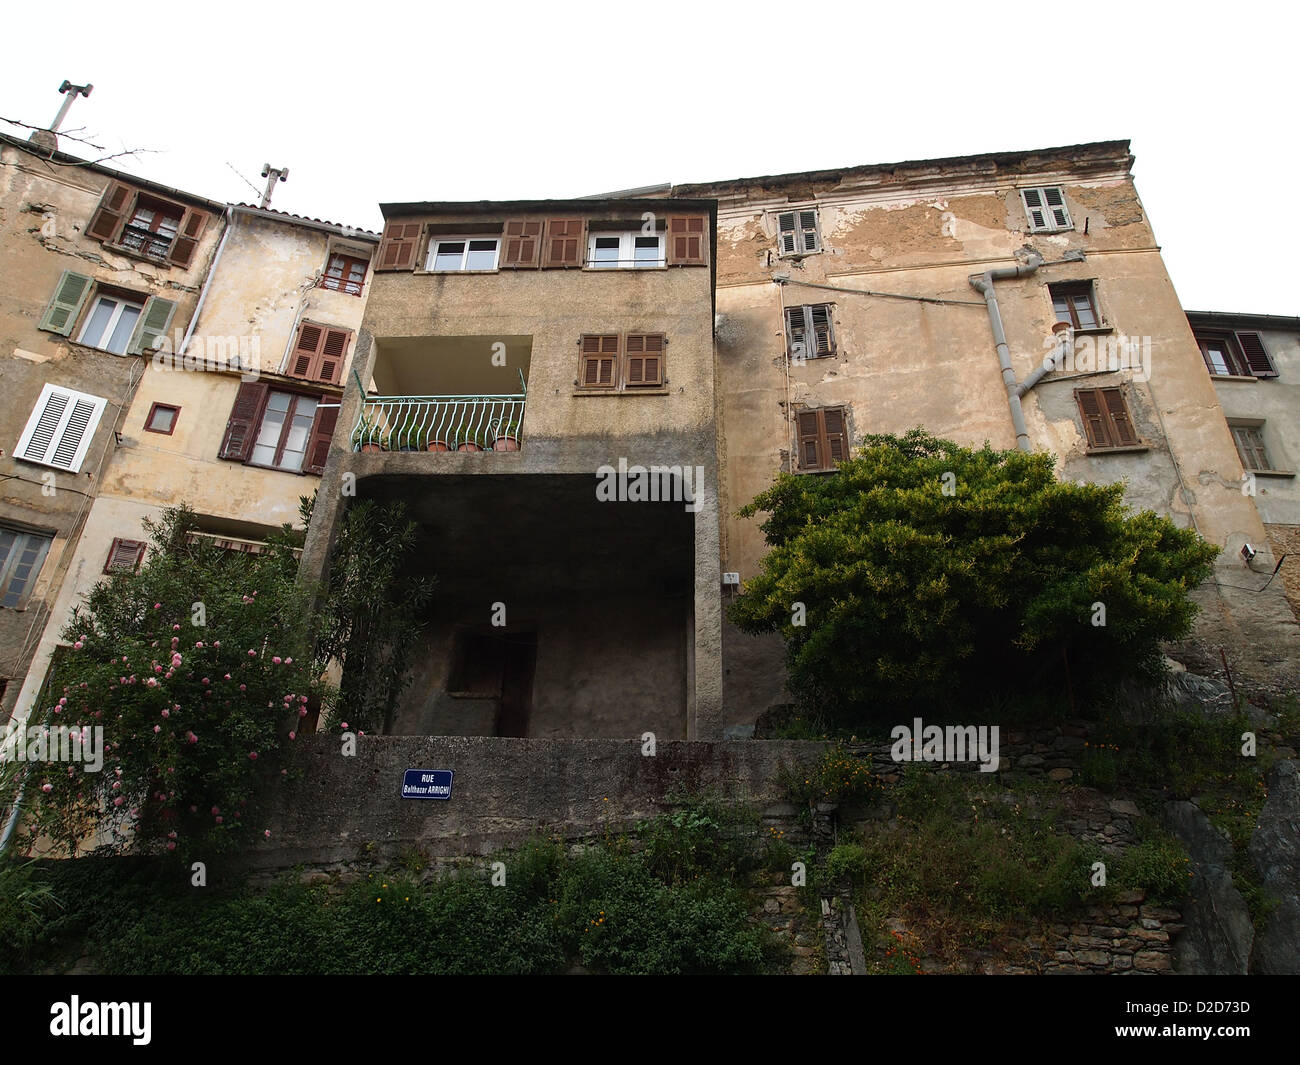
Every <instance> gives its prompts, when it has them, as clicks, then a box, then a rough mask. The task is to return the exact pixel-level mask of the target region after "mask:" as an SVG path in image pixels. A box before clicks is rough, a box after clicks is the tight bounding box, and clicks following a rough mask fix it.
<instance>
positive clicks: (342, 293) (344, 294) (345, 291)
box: [316, 283, 362, 299]
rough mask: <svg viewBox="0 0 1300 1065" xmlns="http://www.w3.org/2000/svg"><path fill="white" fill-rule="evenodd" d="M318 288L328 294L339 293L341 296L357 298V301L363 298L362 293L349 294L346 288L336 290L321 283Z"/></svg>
mask: <svg viewBox="0 0 1300 1065" xmlns="http://www.w3.org/2000/svg"><path fill="white" fill-rule="evenodd" d="M316 287H317V288H319V289H324V290H325V291H326V292H337V293H339V295H341V296H356V298H357V299H360V298H361V296H362V293H361V292H349V291H348V290H347V289H345V288H335V287H334V286H333V285H322V284H320V283H317V285H316Z"/></svg>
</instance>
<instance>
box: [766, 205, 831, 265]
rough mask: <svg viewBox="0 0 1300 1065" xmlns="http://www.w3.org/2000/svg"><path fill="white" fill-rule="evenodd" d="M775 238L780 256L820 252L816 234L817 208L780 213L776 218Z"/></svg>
mask: <svg viewBox="0 0 1300 1065" xmlns="http://www.w3.org/2000/svg"><path fill="white" fill-rule="evenodd" d="M776 238H777V244H778V245H779V246H780V249H781V255H782V256H786V255H811V254H812V253H813V252H818V251H821V250H822V242H821V237H820V236H819V235H818V233H817V208H815V207H805V208H802V209H801V210H798V211H782V212H781V213H780V214H778V215H777V216H776Z"/></svg>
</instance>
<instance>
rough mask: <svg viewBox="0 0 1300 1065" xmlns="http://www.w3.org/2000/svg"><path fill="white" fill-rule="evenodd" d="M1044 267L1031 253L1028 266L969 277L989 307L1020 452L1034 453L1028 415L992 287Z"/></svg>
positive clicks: (991, 325) (1019, 264)
mask: <svg viewBox="0 0 1300 1065" xmlns="http://www.w3.org/2000/svg"><path fill="white" fill-rule="evenodd" d="M1042 265H1043V257H1042V256H1041V255H1039V254H1038V252H1036V251H1031V252H1030V253H1029V260H1028V262H1024V263H1018V264H1017V265H1015V266H1006V267H1003V268H1001V269H998V270H985V271H984V273H982V274H972V275H971V277H970V283H971V287H972V288H973V289H975V291H976V292H978V293H979V294H980V295H981V296H983V297H984V303H985V305H986V306H987V307H988V312H989V326H990V327H991V328H992V330H993V342H994V344H996V345H997V351H998V363H999V364H1000V365H1001V367H1002V383H1003V385H1004V386H1006V390H1007V405H1008V406H1009V407H1010V408H1011V424H1012V425H1013V426H1014V427H1015V430H1016V447H1018V448H1019V449H1020V450H1021V451H1030V450H1032V449H1031V448H1030V446H1029V430H1028V429H1027V428H1026V427H1025V412H1024V410H1023V408H1022V407H1021V406H1020V397H1021V395H1022V394H1023V393H1022V390H1021V387H1020V383H1019V382H1018V381H1017V380H1016V371H1015V368H1014V367H1013V366H1012V365H1011V349H1010V348H1008V347H1007V334H1006V331H1005V330H1004V329H1003V328H1002V312H1001V311H1000V310H999V309H998V297H997V294H996V292H995V291H994V288H993V283H994V282H995V281H1010V280H1011V279H1012V278H1017V277H1029V276H1030V275H1031V274H1034V273H1036V272H1037V271H1038V268H1039V267H1040V266H1042Z"/></svg>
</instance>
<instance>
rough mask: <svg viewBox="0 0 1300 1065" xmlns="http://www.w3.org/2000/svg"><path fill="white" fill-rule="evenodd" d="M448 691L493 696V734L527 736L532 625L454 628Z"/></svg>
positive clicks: (532, 661) (534, 664)
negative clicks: (454, 641) (494, 722)
mask: <svg viewBox="0 0 1300 1065" xmlns="http://www.w3.org/2000/svg"><path fill="white" fill-rule="evenodd" d="M453 655H454V657H453V661H452V668H451V673H450V676H449V678H448V683H447V691H448V693H449V694H451V695H453V696H457V697H460V698H478V699H483V698H491V699H495V700H496V702H497V713H496V728H495V730H494V735H497V736H517V737H521V738H522V737H527V735H528V724H529V720H530V718H531V717H532V709H533V676H534V674H535V673H536V670H537V631H536V630H535V629H524V630H517V629H501V628H490V627H483V628H478V627H475V628H466V629H461V630H459V631H458V632H457V633H456V644H455V651H454V652H453Z"/></svg>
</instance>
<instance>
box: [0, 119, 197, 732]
mask: <svg viewBox="0 0 1300 1065" xmlns="http://www.w3.org/2000/svg"><path fill="white" fill-rule="evenodd" d="M219 212H220V205H218V204H215V203H212V202H210V201H207V200H203V199H200V198H197V197H195V196H192V195H190V194H188V193H182V192H178V191H176V190H174V189H168V188H165V187H163V186H160V185H156V184H154V183H151V182H148V181H143V180H140V179H138V178H134V177H131V176H129V175H124V174H121V173H118V172H117V171H114V170H111V169H108V168H106V167H103V166H97V165H92V164H88V163H85V162H84V161H82V160H78V159H76V158H74V157H71V156H67V155H64V154H62V153H59V152H51V151H49V150H47V149H43V148H40V147H38V146H36V145H33V144H29V143H27V142H24V141H20V140H16V139H14V138H11V137H8V136H3V135H0V262H2V263H3V264H4V265H3V277H4V291H3V293H2V294H0V394H2V395H3V397H4V403H3V408H2V409H0V485H2V486H0V537H3V538H4V543H3V547H4V559H3V563H4V568H3V573H2V576H3V582H4V586H3V593H2V594H3V596H4V601H5V605H3V606H0V680H2V681H3V682H4V693H3V702H2V703H0V717H6V716H8V713H9V712H12V711H14V710H15V707H17V710H18V713H19V716H21V717H24V718H25V717H26V714H27V710H28V709H29V706H28V705H27V704H28V703H29V702H30V699H25V700H23V701H20V698H19V696H20V691H21V692H22V693H23V694H24V695H27V694H28V693H29V689H31V688H32V687H33V686H35V687H37V688H38V687H39V684H40V679H41V678H42V677H43V676H44V662H45V661H46V660H47V659H48V647H44V648H43V650H42V651H40V652H38V651H37V648H38V645H41V644H42V636H43V634H44V633H45V632H46V631H47V628H48V627H49V626H50V625H51V624H52V622H51V618H52V611H53V608H54V603H55V600H56V598H57V597H58V596H59V594H60V591H61V589H62V588H63V587H64V585H65V583H66V579H67V576H68V574H69V571H70V569H76V567H77V563H76V562H75V561H74V553H75V551H76V549H77V546H78V541H79V539H80V538H81V536H82V532H83V528H84V527H85V525H86V522H87V518H88V515H89V514H90V512H91V509H92V505H93V503H94V502H95V500H96V498H97V496H98V495H99V494H100V492H101V491H102V490H103V487H104V479H105V475H106V471H107V469H108V467H109V466H110V464H111V463H112V461H113V457H114V454H115V452H116V442H115V433H117V432H119V431H121V430H122V429H123V427H124V423H125V421H126V420H127V417H128V411H130V410H131V408H132V404H133V403H134V401H135V398H136V394H137V392H138V390H139V387H140V381H141V377H142V375H143V373H144V370H145V367H146V365H147V363H148V352H149V351H150V350H151V345H152V343H153V342H154V341H155V340H156V338H157V336H158V335H159V333H161V332H162V331H165V330H170V329H172V328H181V329H184V328H185V327H186V326H187V325H188V323H189V321H190V319H191V317H192V315H193V313H194V308H195V306H196V304H197V300H198V296H199V291H200V287H201V285H202V281H203V277H204V274H205V272H206V270H207V268H208V264H209V262H210V261H211V258H212V255H213V252H214V250H215V247H216V243H217V240H218V237H219V235H220V226H219V225H218V224H217V222H218V220H219ZM146 330H147V332H146ZM107 548H108V545H107V544H105V545H104V550H105V551H107ZM101 565H102V556H101ZM34 654H35V660H34V659H33V655H34ZM29 669H30V671H31V674H32V677H33V678H34V679H33V681H32V682H31V683H29V684H27V685H26V686H24V684H23V681H24V678H25V677H26V676H27V674H28V671H29Z"/></svg>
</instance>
